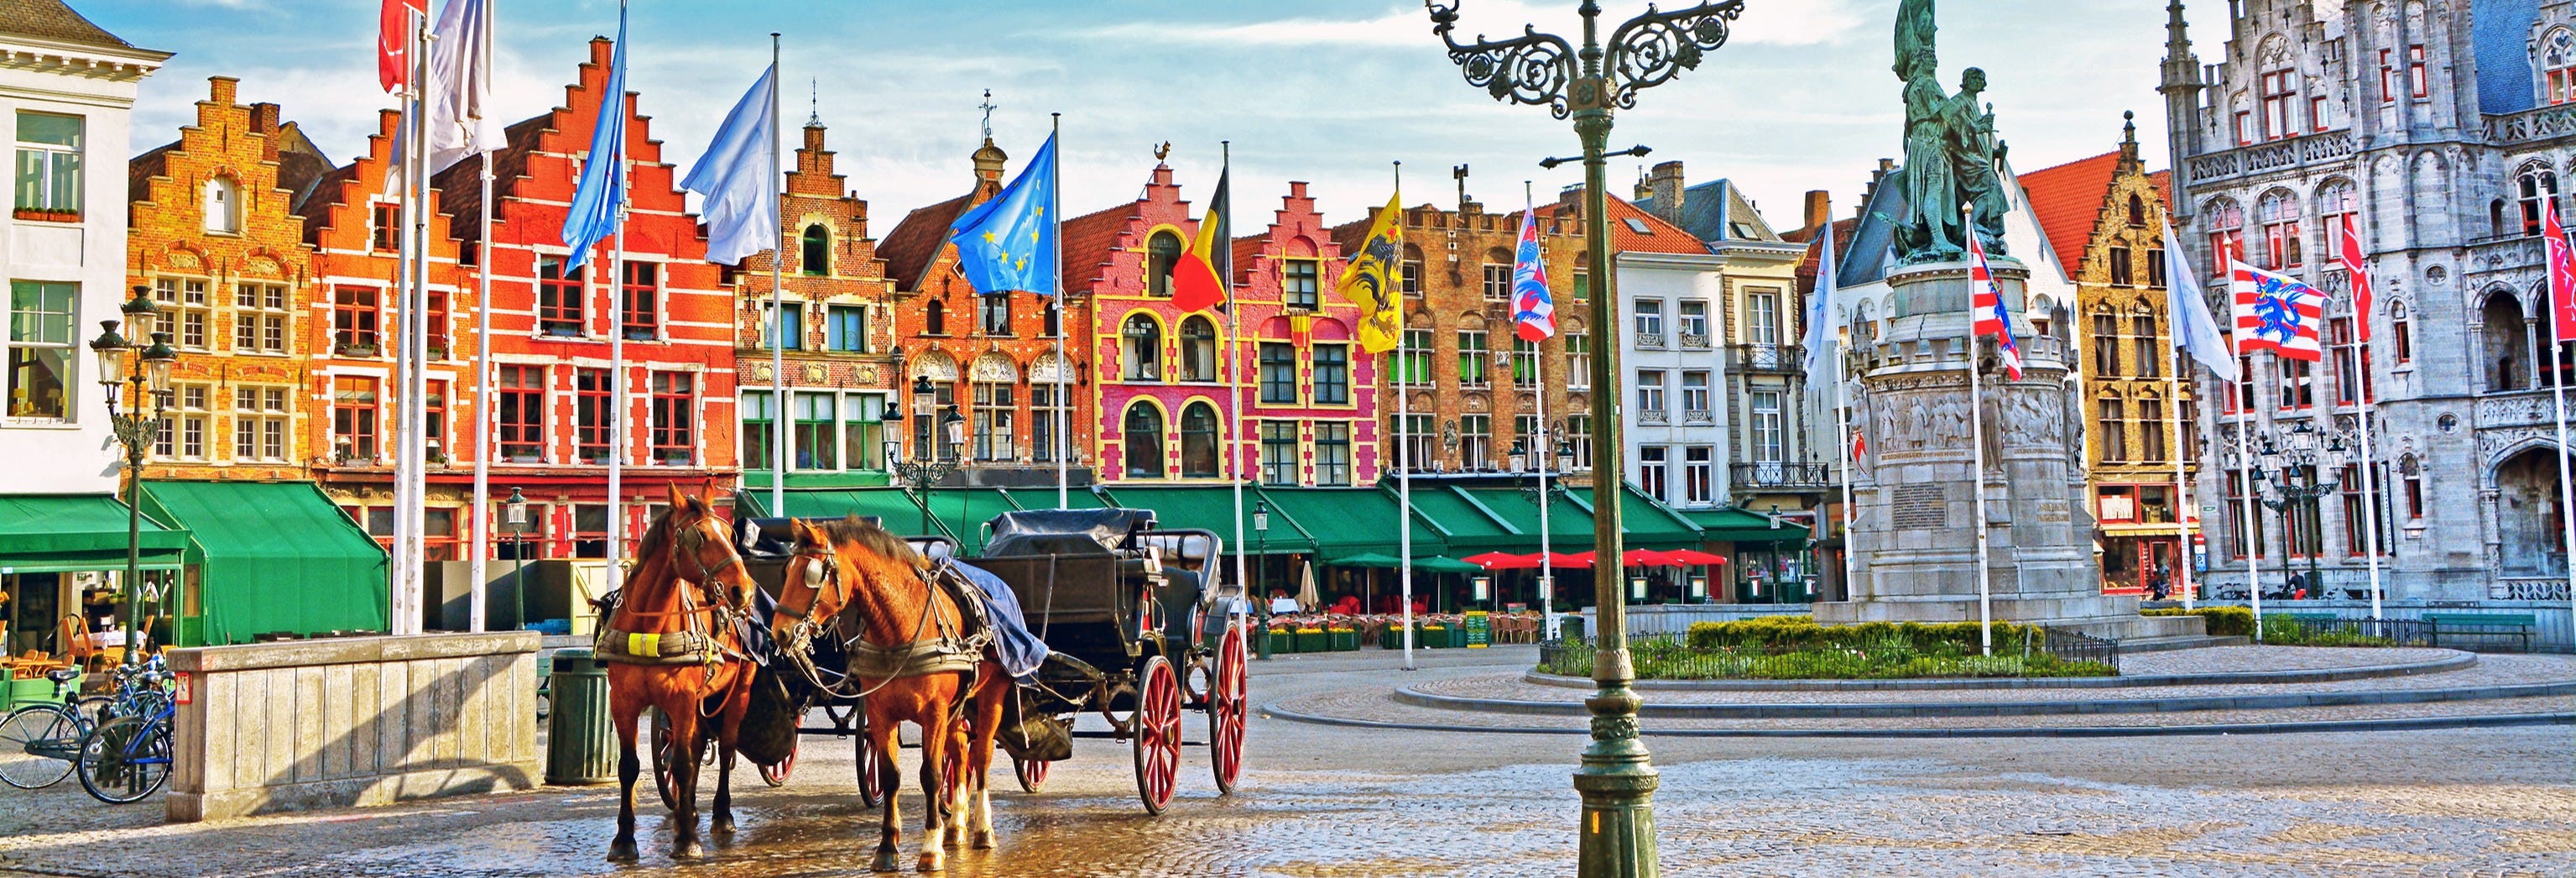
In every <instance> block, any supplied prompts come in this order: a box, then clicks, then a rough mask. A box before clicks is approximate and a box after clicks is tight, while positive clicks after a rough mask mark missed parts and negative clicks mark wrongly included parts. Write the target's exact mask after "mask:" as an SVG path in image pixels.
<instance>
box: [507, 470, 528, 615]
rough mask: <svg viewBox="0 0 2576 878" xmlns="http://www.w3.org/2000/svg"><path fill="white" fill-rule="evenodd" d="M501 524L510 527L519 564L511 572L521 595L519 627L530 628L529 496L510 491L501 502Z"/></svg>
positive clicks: (514, 489) (513, 585)
mask: <svg viewBox="0 0 2576 878" xmlns="http://www.w3.org/2000/svg"><path fill="white" fill-rule="evenodd" d="M501 523H503V524H506V525H509V526H510V542H511V551H510V557H511V558H513V559H515V560H516V561H517V562H518V564H517V566H515V567H512V568H511V570H510V584H511V587H512V588H514V589H516V590H517V591H518V594H519V619H518V627H519V628H522V629H524V628H526V627H528V495H526V494H522V493H519V489H518V488H516V487H512V488H511V489H510V499H508V500H503V501H501Z"/></svg>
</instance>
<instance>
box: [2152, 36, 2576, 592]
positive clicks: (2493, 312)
mask: <svg viewBox="0 0 2576 878" xmlns="http://www.w3.org/2000/svg"><path fill="white" fill-rule="evenodd" d="M2230 9H2231V13H2232V14H2233V16H2234V17H2233V19H2232V20H2230V21H2228V22H2227V35H2226V41H2225V42H2224V43H2223V44H2222V49H2221V53H2220V55H2219V57H2218V58H2216V59H2213V60H2212V61H2211V62H2210V63H2207V64H2206V65H2204V63H2203V59H2201V58H2200V57H2199V56H2197V55H2195V54H2194V53H2193V50H2192V43H2191V40H2190V37H2189V34H2188V28H2187V24H2186V22H2185V21H2184V18H2183V13H2182V5H2181V4H2180V3H2178V2H2177V3H2173V4H2172V5H2171V6H2169V8H2168V18H2169V21H2168V24H2167V29H2168V41H2167V47H2166V48H2167V54H2166V59H2165V62H2164V66H2163V76H2162V88H2161V91H2163V92H2164V95H2165V100H2166V106H2167V112H2168V114H2169V117H2170V120H2171V130H2170V132H2169V137H2170V139H2171V141H2172V146H2173V153H2174V155H2176V156H2178V157H2179V158H2178V161H2177V173H2176V174H2175V179H2174V185H2173V190H2174V202H2175V207H2176V210H2175V212H2176V214H2177V217H2176V225H2177V227H2178V228H2180V229H2181V230H2182V231H2181V233H2182V234H2183V235H2185V236H2186V245H2187V247H2188V249H2189V251H2190V254H2191V259H2192V265H2193V267H2194V268H2195V269H2197V270H2199V271H2202V272H2203V273H2205V274H2206V273H2208V272H2210V271H2211V270H2212V258H2213V256H2214V254H2215V253H2216V251H2217V250H2219V249H2221V248H2225V249H2227V250H2228V251H2229V252H2230V253H2231V254H2233V255H2234V258H2241V259H2244V260H2246V261H2248V262H2251V263H2253V264H2256V265H2260V266H2263V267H2265V268H2272V269H2277V270H2280V271H2282V272H2285V273H2288V274H2291V275H2293V276H2297V277H2300V278H2303V279H2305V280H2306V281H2308V282H2309V283H2312V284H2315V285H2317V286H2319V287H2321V288H2323V289H2326V290H2328V291H2329V292H2331V293H2332V294H2333V296H2334V299H2333V303H2332V304H2331V305H2330V306H2329V307H2328V308H2327V310H2326V317H2327V321H2328V326H2327V328H2326V339H2325V340H2326V342H2327V344H2328V346H2329V347H2328V356H2327V357H2326V359H2325V361H2324V362H2322V363H2319V364H2316V365H2315V367H2314V368H2306V367H2300V366H2298V365H2296V364H2284V365H2286V366H2288V368H2278V367H2276V366H2275V364H2274V363H2272V362H2270V360H2271V358H2270V357H2263V356H2258V357H2255V358H2254V360H2255V361H2256V362H2253V363H2251V364H2250V365H2251V366H2252V367H2253V373H2252V380H2250V381H2247V382H2244V383H2242V384H2240V385H2239V386H2238V387H2235V388H2232V389H2231V388H2220V389H2216V392H2217V397H2218V398H2219V400H2220V401H2221V406H2220V410H2219V411H2217V412H2213V413H2212V417H2211V418H2210V419H2209V420H2210V421H2212V422H2213V425H2214V429H2213V430H2212V431H2211V432H2212V436H2211V438H2212V439H2213V440H2215V441H2216V442H2218V443H2220V445H2221V446H2222V447H2227V446H2232V444H2233V441H2234V437H2235V435H2236V432H2237V431H2238V430H2253V431H2256V433H2255V435H2256V436H2260V435H2262V433H2263V432H2266V431H2280V430H2286V429H2288V428H2289V427H2291V426H2292V425H2294V424H2297V423H2300V422H2308V423H2312V424H2314V425H2315V426H2316V427H2317V428H2319V429H2323V430H2327V431H2330V432H2332V433H2335V434H2348V433H2350V432H2352V431H2353V430H2354V428H2355V427H2357V426H2358V420H2357V419H2358V418H2359V417H2360V415H2361V409H2359V408H2358V407H2357V403H2358V402H2359V400H2360V399H2361V398H2363V397H2364V396H2366V395H2374V394H2375V396H2376V399H2377V401H2378V405H2377V407H2376V418H2375V420H2374V421H2373V424H2374V426H2375V430H2374V440H2375V444H2376V446H2377V448H2376V451H2377V454H2378V458H2379V459H2378V460H2377V461H2376V462H2375V463H2374V465H2375V466H2377V467H2378V468H2379V471H2380V472H2382V473H2384V474H2385V475H2386V476H2387V481H2386V482H2384V483H2383V484H2386V485H2387V489H2386V491H2384V493H2383V502H2381V503H2379V504H2377V505H2378V507H2379V509H2380V512H2379V514H2380V515H2382V516H2383V521H2384V522H2385V523H2386V524H2387V525H2389V526H2388V527H2384V528H2382V532H2383V533H2384V534H2387V537H2386V544H2387V549H2386V551H2387V554H2388V556H2389V560H2390V562H2391V563H2392V565H2393V566H2392V567H2391V570H2392V575H2391V576H2390V578H2389V579H2388V591H2389V594H2390V596H2392V597H2394V598H2398V599H2441V600H2457V599H2551V600H2559V601H2563V600H2565V599H2566V596H2567V592H2566V584H2565V579H2564V574H2565V570H2566V564H2567V547H2566V544H2565V542H2564V540H2563V539H2562V537H2561V533H2562V532H2561V530H2560V524H2559V521H2560V518H2559V516H2560V508H2561V505H2562V504H2564V503H2565V502H2567V498H2565V497H2562V496H2560V495H2559V491H2558V467H2559V465H2560V461H2561V459H2562V457H2561V454H2562V452H2561V451H2560V450H2559V449H2558V448H2557V447H2556V443H2555V442H2554V441H2553V439H2552V438H2551V435H2552V433H2553V430H2552V428H2551V425H2550V400H2549V396H2550V394H2549V390H2548V388H2549V386H2550V385H2551V383H2553V382H2554V381H2556V380H2558V376H2553V375H2551V374H2550V373H2549V363H2550V358H2549V356H2548V346H2549V344H2550V343H2551V339H2550V329H2549V323H2548V321H2547V320H2546V319H2543V318H2544V316H2545V314H2546V309H2545V307H2544V306H2543V305H2544V294H2543V288H2544V284H2543V276H2542V270H2541V265H2542V263H2541V245H2540V241H2539V239H2538V233H2539V229H2540V216H2541V209H2542V207H2543V206H2544V205H2546V204H2549V203H2553V202H2554V203H2557V204H2559V205H2560V208H2561V210H2565V209H2566V208H2567V204H2566V202H2565V199H2564V198H2563V197H2562V196H2561V193H2560V191H2559V190H2560V186H2559V181H2560V179H2561V178H2563V177H2565V176H2566V175H2568V174H2569V173H2571V172H2576V105H2571V99H2576V3H2569V2H2566V0H2540V2H2534V0H2443V2H2426V0H2403V2H2399V0H2390V2H2371V3H2350V4H2345V3H2320V2H2315V0H2243V2H2239V3H2235V4H2230ZM2348 214H2350V215H2356V216H2358V218H2359V222H2360V227H2361V236H2362V246H2363V247H2364V248H2366V249H2367V250H2368V253H2367V257H2368V265H2369V267H2370V270H2371V273H2372V277H2373V278H2374V279H2375V289H2376V300H2375V302H2374V304H2373V306H2372V307H2371V308H2370V310H2369V313H2366V314H2354V313H2352V310H2351V308H2352V305H2351V302H2350V300H2349V297H2348V296H2347V295H2346V290H2347V287H2348V284H2347V283H2346V278H2344V277H2343V272H2342V271H2341V270H2340V269H2339V268H2337V267H2336V264H2335V259H2336V254H2337V252H2338V248H2339V241H2338V235H2337V234H2336V232H2337V230H2339V229H2340V227H2341V223H2342V220H2343V217H2344V216H2346V215H2348ZM2221 313H2224V311H2223V310H2222V311H2221ZM2357 323H2358V325H2356V324H2357ZM2365 327H2366V328H2367V329H2368V330H2369V332H2368V339H2369V340H2368V342H2367V344H2358V343H2356V339H2358V338H2359V337H2360V333H2359V330H2361V329H2362V328H2365ZM2222 453H2223V452H2222ZM2357 474H2358V473H2357V471H2353V470H2349V469H2348V470H2347V471H2346V472H2345V473H2343V474H2341V475H2343V476H2344V482H2343V487H2342V488H2341V489H2340V491H2339V496H2335V497H2329V498H2327V499H2326V500H2325V501H2324V502H2323V503H2322V504H2320V505H2321V507H2322V508H2321V509H2318V510H2313V511H2310V512H2308V513H2306V521H2303V522H2301V523H2302V524H2303V525H2308V524H2312V525H2316V526H2315V527H2306V526H2302V527H2300V528H2299V529H2298V530H2299V531H2300V532H2301V533H2300V534H2299V536H2298V538H2297V539H2294V540H2291V539H2284V534H2283V532H2282V528H2281V524H2282V522H2281V521H2279V520H2276V519H2275V518H2274V517H2273V516H2271V515H2270V514H2269V511H2268V510H2265V515H2263V516H2261V518H2262V520H2260V521H2258V522H2256V524H2257V527H2256V532H2255V533H2254V534H2252V535H2250V536H2249V535H2247V534H2246V533H2245V527H2244V523H2243V522H2241V521H2240V520H2239V517H2238V516H2237V515H2236V514H2235V510H2236V509H2237V508H2238V506H2237V505H2236V504H2234V503H2233V502H2229V501H2230V500H2232V498H2233V497H2235V496H2236V493H2235V492H2236V491H2237V490H2238V487H2237V486H2236V485H2234V481H2233V478H2232V477H2231V476H2229V475H2225V474H2222V473H2221V472H2220V471H2218V470H2215V469H2213V470H2209V471H2206V472H2205V474H2204V475H2203V476H2202V477H2201V479H2200V482H2201V485H2200V490H2199V491H2198V492H2196V493H2198V494H2199V495H2200V496H2206V497H2209V498H2210V499H2211V500H2213V501H2218V502H2219V503H2220V504H2221V505H2223V507H2224V508H2225V509H2226V510H2227V511H2226V512H2224V513H2215V512H2214V513H2213V514H2215V515H2219V516H2222V518H2214V519H2213V525H2216V528H2215V529H2216V530H2218V531H2219V533H2221V534H2226V535H2227V537H2226V538H2224V539H2218V540H2216V542H2219V543H2222V544H2223V545H2213V546H2212V547H2211V553H2210V554H2211V557H2210V566H2211V567H2212V568H2213V569H2212V571H2211V573H2210V579H2211V580H2213V584H2214V585H2220V586H2224V585H2226V584H2228V583H2231V582H2232V583H2234V585H2235V587H2236V588H2237V589H2239V590H2241V589H2242V587H2243V581H2244V574H2243V572H2242V570H2243V566H2242V565H2243V561H2242V560H2241V559H2242V557H2243V556H2244V555H2245V554H2246V553H2247V552H2248V551H2249V550H2250V551H2252V552H2253V553H2255V554H2256V555H2258V556H2259V558H2260V563H2261V567H2262V568H2263V578H2264V580H2265V581H2266V582H2271V583H2275V584H2276V587H2277V583H2279V582H2280V581H2281V580H2282V576H2283V572H2284V569H2285V568H2286V569H2287V570H2288V571H2290V572H2303V571H2304V568H2306V567H2307V566H2308V564H2309V563H2311V559H2312V558H2313V559H2314V560H2313V563H2315V564H2316V565H2318V566H2319V567H2321V568H2323V569H2324V570H2325V571H2326V573H2325V575H2324V577H2323V578H2324V580H2325V582H2324V583H2323V584H2324V585H2325V586H2326V587H2327V589H2328V590H2329V591H2330V592H2333V593H2336V594H2338V595H2339V594H2341V593H2344V592H2347V591H2351V590H2354V589H2358V588H2362V587H2363V586H2362V585H2361V584H2360V583H2361V579H2360V577H2361V576H2362V574H2361V567H2362V562H2363V557H2362V555H2363V545H2364V541H2363V538H2362V533H2363V528H2362V527H2361V525H2362V523H2363V521H2364V519H2363V518H2362V516H2363V514H2364V512H2363V510H2364V509H2365V508H2367V507H2366V504H2365V503H2364V500H2363V497H2362V496H2361V495H2360V493H2359V491H2358V489H2357V486H2356V485H2354V484H2353V482H2354V476H2356V475H2357ZM2329 475H2332V474H2329ZM2195 500H2196V502H2197V498H2195ZM2203 508H2204V509H2207V508H2208V506H2207V504H2203ZM2222 519H2223V521H2224V524H2220V521H2221V520H2222ZM2285 550H2286V553H2287V554H2288V555H2290V556H2295V557H2284V555H2285Z"/></svg>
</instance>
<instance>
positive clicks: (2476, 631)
mask: <svg viewBox="0 0 2576 878" xmlns="http://www.w3.org/2000/svg"><path fill="white" fill-rule="evenodd" d="M2424 621H2425V622H2427V623H2429V624H2430V625H2431V641H2432V645H2434V646H2440V645H2442V638H2444V637H2447V636H2467V637H2499V638H2516V639H2519V640H2521V641H2522V651H2523V652H2530V651H2531V635H2532V632H2533V630H2534V629H2536V628H2538V627H2539V626H2540V617H2539V615H2538V614H2535V613H2426V614H2424Z"/></svg>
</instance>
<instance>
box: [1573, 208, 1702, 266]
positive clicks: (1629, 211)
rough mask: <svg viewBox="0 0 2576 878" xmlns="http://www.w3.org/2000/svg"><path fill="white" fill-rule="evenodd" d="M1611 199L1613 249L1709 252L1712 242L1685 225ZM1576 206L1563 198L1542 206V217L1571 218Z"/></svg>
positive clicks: (1635, 251) (1636, 251)
mask: <svg viewBox="0 0 2576 878" xmlns="http://www.w3.org/2000/svg"><path fill="white" fill-rule="evenodd" d="M1608 201H1609V204H1610V249H1611V251H1612V252H1617V253H1684V254H1692V255H1699V256H1706V255H1708V245H1707V244H1704V243H1701V241H1700V239H1699V238H1698V237H1697V236H1694V235H1692V234H1691V233H1690V232H1687V231H1684V230H1683V229H1682V227H1680V226H1677V225H1673V224H1672V223H1670V222H1666V221H1665V220H1664V218H1663V217H1659V216H1656V215H1654V214H1651V213H1648V212H1646V210H1645V209H1644V208H1641V207H1638V206H1636V205H1635V204H1631V203H1629V202H1628V200H1627V199H1624V198H1620V197H1619V196H1616V195H1612V196H1610V197H1609V199H1608ZM1573 208H1574V205H1571V204H1567V203H1565V202H1562V201H1559V202H1555V203H1552V204H1542V205H1539V206H1538V208H1537V210H1538V215H1539V216H1541V217H1550V218H1552V217H1555V216H1556V215H1557V214H1558V213H1560V212H1562V213H1565V214H1566V215H1567V216H1569V217H1571V216H1574V215H1575V214H1574V211H1573ZM1632 219H1633V220H1636V221H1638V223H1639V224H1642V225H1644V226H1645V231H1638V230H1637V226H1636V225H1631V224H1630V223H1629V221H1630V220H1632Z"/></svg>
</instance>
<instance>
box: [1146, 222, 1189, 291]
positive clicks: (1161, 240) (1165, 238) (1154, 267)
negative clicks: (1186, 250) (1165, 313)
mask: <svg viewBox="0 0 2576 878" xmlns="http://www.w3.org/2000/svg"><path fill="white" fill-rule="evenodd" d="M1180 261H1181V236H1179V235H1175V234H1172V233H1171V231H1170V230H1168V229H1166V230H1164V231H1160V232H1155V233H1154V237H1153V239H1152V240H1149V241H1146V242H1145V291H1146V292H1148V293H1151V294H1153V295H1157V296H1169V295H1171V294H1172V266H1174V265H1178V264H1180Z"/></svg>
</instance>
